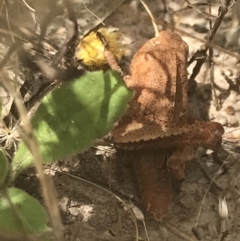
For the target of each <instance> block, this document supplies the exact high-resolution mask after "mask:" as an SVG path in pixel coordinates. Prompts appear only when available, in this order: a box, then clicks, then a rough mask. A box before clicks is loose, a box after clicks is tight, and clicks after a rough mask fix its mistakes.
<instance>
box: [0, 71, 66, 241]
mask: <svg viewBox="0 0 240 241" xmlns="http://www.w3.org/2000/svg"><path fill="white" fill-rule="evenodd" d="M0 76H1V80H2V83H3V84H4V86H5V87H6V89H7V90H8V91H9V93H10V94H11V95H12V96H13V98H14V102H15V104H16V106H17V109H18V111H19V114H20V117H21V124H20V126H19V128H20V130H21V133H22V139H23V141H24V143H25V144H26V146H27V147H28V149H29V150H30V152H31V154H32V155H33V160H34V165H35V167H36V171H37V174H38V176H39V180H40V183H41V186H42V190H43V195H44V199H45V202H46V206H47V209H48V212H49V214H50V219H51V223H52V226H53V231H54V235H55V238H56V240H59V241H62V240H63V233H62V224H61V219H60V214H59V210H57V211H56V207H57V206H54V207H53V205H56V204H57V200H56V197H55V195H54V194H55V191H54V190H53V189H54V187H53V185H52V187H51V186H49V180H47V178H46V176H45V175H44V173H43V165H42V157H41V154H40V150H39V146H38V142H37V139H36V137H35V135H34V132H33V129H32V126H31V122H30V119H29V117H28V115H27V110H26V108H25V106H24V104H23V100H22V97H21V95H20V93H19V91H18V89H17V86H16V83H15V82H14V81H13V80H11V79H10V78H9V77H8V75H7V73H6V71H5V70H4V69H3V70H2V71H1V72H0ZM53 200H54V201H53ZM60 227H61V228H60Z"/></svg>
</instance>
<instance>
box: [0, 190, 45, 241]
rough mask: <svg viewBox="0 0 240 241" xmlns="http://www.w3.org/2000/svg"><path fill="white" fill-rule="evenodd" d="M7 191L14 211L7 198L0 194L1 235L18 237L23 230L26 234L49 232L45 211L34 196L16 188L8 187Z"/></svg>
mask: <svg viewBox="0 0 240 241" xmlns="http://www.w3.org/2000/svg"><path fill="white" fill-rule="evenodd" d="M7 193H8V196H9V199H10V200H11V203H12V204H13V205H14V209H15V211H14V210H13V209H12V207H11V205H10V203H9V201H8V199H7V198H6V197H5V196H3V195H0V235H1V236H4V237H11V238H14V237H16V238H18V237H19V236H22V235H23V233H24V232H25V233H27V234H32V233H36V234H41V233H45V232H49V230H50V228H49V227H48V226H47V223H48V221H49V219H48V215H47V212H46V211H45V209H44V208H43V206H42V205H41V204H40V203H39V202H38V201H37V200H36V199H35V198H33V197H31V196H30V195H28V194H27V193H26V192H24V191H22V190H20V189H17V188H9V189H8V190H7Z"/></svg>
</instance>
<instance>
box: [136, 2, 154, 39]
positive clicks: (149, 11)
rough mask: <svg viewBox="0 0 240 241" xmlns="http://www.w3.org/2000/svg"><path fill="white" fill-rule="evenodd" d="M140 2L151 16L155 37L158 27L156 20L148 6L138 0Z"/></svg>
mask: <svg viewBox="0 0 240 241" xmlns="http://www.w3.org/2000/svg"><path fill="white" fill-rule="evenodd" d="M140 2H141V3H142V5H143V6H144V8H145V9H146V11H147V13H148V15H149V17H150V18H151V21H152V25H153V28H154V31H155V37H157V36H158V34H159V30H158V27H157V22H156V20H155V18H154V17H153V14H152V12H151V10H150V9H149V7H148V6H147V4H146V3H145V2H144V1H143V0H140Z"/></svg>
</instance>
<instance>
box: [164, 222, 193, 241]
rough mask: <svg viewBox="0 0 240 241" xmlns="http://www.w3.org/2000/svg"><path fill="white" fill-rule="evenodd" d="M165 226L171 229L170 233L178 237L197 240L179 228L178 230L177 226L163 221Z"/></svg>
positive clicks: (190, 240) (189, 240) (187, 240)
mask: <svg viewBox="0 0 240 241" xmlns="http://www.w3.org/2000/svg"><path fill="white" fill-rule="evenodd" d="M164 224H165V227H166V228H167V229H168V230H169V231H171V232H172V233H174V234H175V235H177V236H178V237H180V238H182V239H184V240H186V241H197V239H195V238H193V237H191V236H189V235H188V234H186V233H184V232H182V231H181V230H179V229H178V228H176V227H174V226H173V225H171V224H170V223H167V222H165V223H164Z"/></svg>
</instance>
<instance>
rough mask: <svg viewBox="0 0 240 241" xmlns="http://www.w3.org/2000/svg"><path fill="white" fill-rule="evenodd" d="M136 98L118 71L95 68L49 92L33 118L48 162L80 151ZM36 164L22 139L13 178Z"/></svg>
mask: <svg viewBox="0 0 240 241" xmlns="http://www.w3.org/2000/svg"><path fill="white" fill-rule="evenodd" d="M131 98H132V91H130V90H129V89H128V88H127V87H126V85H125V83H124V82H123V80H122V77H121V76H120V74H119V73H118V72H116V71H108V72H106V73H103V72H101V71H97V72H91V73H88V74H86V75H85V76H83V77H81V78H79V79H76V80H74V81H72V82H70V83H65V84H64V85H62V86H61V87H60V88H59V89H56V90H54V91H53V92H51V93H49V94H48V95H47V96H46V97H45V98H44V99H43V102H42V103H41V105H40V106H39V108H38V110H37V112H36V113H35V115H34V117H33V119H32V125H33V128H34V130H35V134H36V136H37V138H38V141H39V145H40V150H41V153H42V157H43V160H44V163H49V162H52V161H56V160H58V159H62V158H66V157H69V156H71V155H74V154H77V153H80V152H83V151H85V150H86V149H88V148H89V147H91V146H92V145H94V143H95V140H96V139H97V138H101V137H103V136H104V135H106V134H107V133H109V131H110V130H111V129H112V128H113V127H114V123H115V122H116V121H117V120H118V119H119V118H120V117H121V116H122V115H123V114H124V112H125V110H126V108H127V105H128V102H129V101H130V100H131ZM31 164H32V156H31V154H30V153H29V151H28V150H27V148H26V146H25V145H24V144H23V143H20V146H19V150H18V151H17V153H16V155H15V157H14V160H13V162H12V178H13V179H14V178H15V176H16V175H17V174H18V173H19V172H21V171H22V170H23V169H25V168H27V167H28V166H29V165H31Z"/></svg>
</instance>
